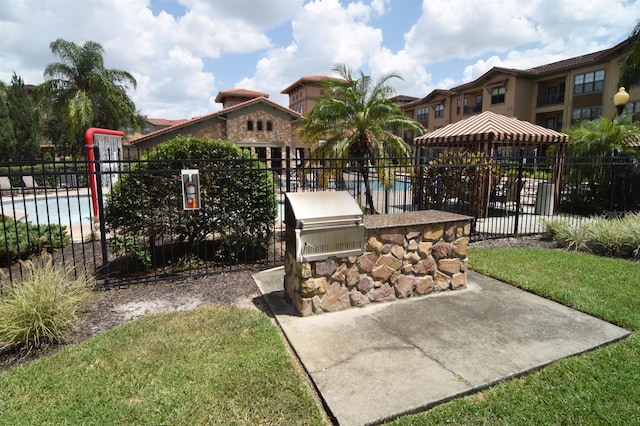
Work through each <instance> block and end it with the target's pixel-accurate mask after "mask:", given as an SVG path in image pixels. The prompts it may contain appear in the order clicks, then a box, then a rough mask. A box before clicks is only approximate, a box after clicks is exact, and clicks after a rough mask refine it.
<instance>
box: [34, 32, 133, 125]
mask: <svg viewBox="0 0 640 426" xmlns="http://www.w3.org/2000/svg"><path fill="white" fill-rule="evenodd" d="M50 48H51V51H52V52H53V53H54V54H55V55H58V56H59V57H60V59H61V62H57V63H52V64H49V65H47V67H46V68H45V70H44V76H45V79H46V81H45V82H44V83H43V88H44V90H45V92H46V93H47V95H48V98H49V100H50V102H51V103H52V107H53V112H54V114H57V115H59V116H61V117H63V118H64V120H65V123H66V125H67V128H68V130H69V132H70V133H72V134H73V135H75V136H76V137H77V136H78V135H80V136H81V135H82V133H83V132H84V130H86V129H87V128H88V127H104V128H110V129H119V128H123V127H125V126H133V127H135V124H136V108H135V104H134V103H133V101H132V100H131V99H130V98H129V96H128V95H127V92H126V90H127V89H128V88H129V87H133V88H135V87H136V79H135V78H134V77H133V75H132V74H130V73H128V72H126V71H123V70H117V69H108V68H105V66H104V60H103V57H102V55H103V52H104V50H103V48H102V46H101V45H100V44H99V43H96V42H94V41H87V42H85V43H84V44H83V45H82V46H79V45H77V44H76V43H74V42H71V41H67V40H63V39H57V40H56V41H54V42H52V43H51V45H50Z"/></svg>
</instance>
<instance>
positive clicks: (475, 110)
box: [462, 105, 482, 115]
mask: <svg viewBox="0 0 640 426" xmlns="http://www.w3.org/2000/svg"><path fill="white" fill-rule="evenodd" d="M481 112H482V105H475V106H466V107H464V110H462V115H473V114H479V113H481Z"/></svg>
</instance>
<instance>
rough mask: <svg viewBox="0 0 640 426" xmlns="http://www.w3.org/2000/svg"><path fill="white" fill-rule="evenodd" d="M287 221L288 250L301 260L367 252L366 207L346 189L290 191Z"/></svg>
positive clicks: (286, 214) (308, 260)
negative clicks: (364, 216) (333, 190)
mask: <svg viewBox="0 0 640 426" xmlns="http://www.w3.org/2000/svg"><path fill="white" fill-rule="evenodd" d="M284 221H285V224H286V225H287V250H288V251H291V252H293V253H294V254H295V259H296V261H297V262H311V261H314V260H322V259H327V258H329V257H331V256H336V257H345V256H354V255H358V254H361V253H362V252H363V251H364V224H363V215H362V210H361V209H360V206H358V203H356V201H355V200H354V199H353V197H352V196H351V194H349V193H348V192H346V191H337V192H291V193H287V194H285V210H284Z"/></svg>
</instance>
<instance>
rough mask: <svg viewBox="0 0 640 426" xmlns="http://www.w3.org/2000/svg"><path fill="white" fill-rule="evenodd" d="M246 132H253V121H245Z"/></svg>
mask: <svg viewBox="0 0 640 426" xmlns="http://www.w3.org/2000/svg"><path fill="white" fill-rule="evenodd" d="M247 130H248V131H250V132H251V131H253V121H251V120H247Z"/></svg>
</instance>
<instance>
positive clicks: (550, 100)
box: [537, 93, 564, 107]
mask: <svg viewBox="0 0 640 426" xmlns="http://www.w3.org/2000/svg"><path fill="white" fill-rule="evenodd" d="M563 103H564V93H560V94H554V95H544V96H539V97H538V104H537V106H538V107H544V106H549V105H561V104H563Z"/></svg>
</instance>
